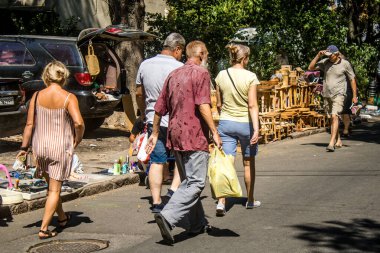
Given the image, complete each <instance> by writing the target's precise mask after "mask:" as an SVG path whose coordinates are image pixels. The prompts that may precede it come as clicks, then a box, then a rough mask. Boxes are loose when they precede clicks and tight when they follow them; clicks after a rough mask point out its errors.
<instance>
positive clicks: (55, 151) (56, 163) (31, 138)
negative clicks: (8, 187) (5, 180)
mask: <svg viewBox="0 0 380 253" xmlns="http://www.w3.org/2000/svg"><path fill="white" fill-rule="evenodd" d="M68 76H69V71H68V70H67V68H66V66H65V65H64V64H63V63H62V62H59V61H53V62H51V63H49V64H48V65H47V66H46V67H45V69H44V71H43V73H42V80H43V81H44V83H45V85H46V88H45V89H43V90H41V91H39V92H36V93H35V94H34V95H33V97H32V99H31V102H30V106H29V111H28V119H27V122H26V126H25V129H24V135H23V141H22V146H21V148H20V149H21V151H20V152H19V153H18V155H17V157H18V156H22V155H25V154H26V150H27V149H28V147H29V145H30V142H32V143H31V144H32V149H33V154H34V155H35V158H36V162H37V166H38V172H39V174H40V175H41V176H44V177H45V179H46V181H47V182H48V184H49V190H48V197H47V200H46V204H45V212H44V216H43V219H42V225H41V228H40V231H39V233H38V236H39V238H40V239H46V238H50V237H54V236H56V235H57V233H56V232H54V231H50V230H49V224H50V222H51V220H52V218H53V215H54V212H57V214H58V223H59V225H60V226H61V227H62V228H63V227H65V226H66V225H67V224H68V222H69V221H70V218H71V216H70V214H69V213H65V212H64V211H63V208H62V201H61V197H60V193H61V186H62V182H63V181H64V180H67V179H68V177H69V175H70V169H71V168H70V167H71V160H72V154H73V151H74V148H75V147H76V146H78V144H79V143H80V142H81V140H82V137H83V133H84V123H83V119H82V116H81V114H80V111H79V106H78V100H77V98H76V97H75V95H73V94H71V93H69V92H67V91H66V90H64V89H63V86H64V85H65V83H66V80H67V78H68Z"/></svg>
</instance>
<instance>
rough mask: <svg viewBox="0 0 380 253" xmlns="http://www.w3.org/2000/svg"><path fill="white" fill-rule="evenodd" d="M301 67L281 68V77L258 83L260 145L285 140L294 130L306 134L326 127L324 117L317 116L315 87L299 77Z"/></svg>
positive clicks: (286, 66) (279, 71)
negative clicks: (293, 68) (307, 131)
mask: <svg viewBox="0 0 380 253" xmlns="http://www.w3.org/2000/svg"><path fill="white" fill-rule="evenodd" d="M303 74H304V71H303V70H302V69H301V68H296V69H295V70H292V66H290V65H283V66H281V69H280V70H278V71H276V76H277V77H278V76H280V77H282V79H280V78H277V79H273V80H270V81H261V82H260V85H259V86H258V87H257V94H258V103H259V108H260V109H259V118H260V133H261V135H262V136H263V142H264V143H268V142H269V141H276V140H281V139H283V138H286V137H287V136H289V135H290V134H291V133H292V132H294V131H305V130H311V129H315V128H321V127H325V126H326V116H325V115H324V114H321V113H318V112H317V111H316V110H315V109H316V108H318V104H317V103H316V101H317V100H316V98H315V93H314V92H313V90H314V87H315V84H314V83H307V82H306V81H304V79H303V78H302V77H303Z"/></svg>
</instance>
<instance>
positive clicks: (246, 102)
mask: <svg viewBox="0 0 380 253" xmlns="http://www.w3.org/2000/svg"><path fill="white" fill-rule="evenodd" d="M227 48H228V50H229V55H230V63H231V66H232V67H230V68H228V69H226V70H222V71H221V72H219V74H218V76H217V77H216V79H215V81H216V94H217V100H218V104H217V105H218V108H219V110H220V111H221V114H220V121H219V127H218V132H219V134H220V137H221V139H222V142H223V150H224V152H225V153H226V154H227V155H232V156H233V157H235V156H236V149H237V144H238V142H239V143H240V146H241V150H242V153H243V164H244V181H245V186H246V189H247V198H248V200H247V202H246V208H247V209H252V208H254V207H259V206H260V205H261V203H260V201H257V200H255V199H254V185H255V156H256V154H257V151H258V144H257V142H258V140H259V109H258V103H257V92H256V86H257V85H258V84H259V83H260V82H259V80H258V79H257V77H256V75H255V74H254V73H252V72H251V71H248V70H247V69H246V68H247V65H248V61H249V54H250V49H249V47H247V46H244V45H239V44H231V45H229V46H227ZM225 213H226V211H225V199H224V198H221V199H219V201H218V205H217V208H216V215H217V216H224V215H225Z"/></svg>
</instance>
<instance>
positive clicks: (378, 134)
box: [301, 122, 380, 147]
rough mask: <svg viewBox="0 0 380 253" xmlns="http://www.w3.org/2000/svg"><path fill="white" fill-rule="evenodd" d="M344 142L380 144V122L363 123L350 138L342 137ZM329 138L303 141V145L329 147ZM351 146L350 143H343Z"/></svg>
mask: <svg viewBox="0 0 380 253" xmlns="http://www.w3.org/2000/svg"><path fill="white" fill-rule="evenodd" d="M342 140H343V144H345V143H344V142H345V141H361V142H368V143H375V144H380V122H373V123H363V124H361V125H359V126H357V127H356V128H355V129H353V130H352V133H351V135H350V136H349V137H348V138H344V137H342ZM328 141H329V140H328V139H326V142H323V143H303V144H301V145H314V146H318V147H327V144H328ZM343 146H346V147H349V145H343Z"/></svg>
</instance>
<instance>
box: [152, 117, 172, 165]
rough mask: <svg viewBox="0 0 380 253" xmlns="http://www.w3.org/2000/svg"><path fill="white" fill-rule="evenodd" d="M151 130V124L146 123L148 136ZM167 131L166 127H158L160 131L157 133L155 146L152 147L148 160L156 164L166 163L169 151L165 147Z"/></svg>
mask: <svg viewBox="0 0 380 253" xmlns="http://www.w3.org/2000/svg"><path fill="white" fill-rule="evenodd" d="M152 132H153V126H152V125H151V124H148V136H150V135H151V134H152ZM167 132H168V128H167V127H160V132H159V134H158V139H157V143H156V146H155V147H154V149H153V151H152V153H151V154H150V162H151V163H156V164H164V163H166V161H167V159H168V157H169V155H170V152H169V149H168V148H167V147H166V135H167Z"/></svg>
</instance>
